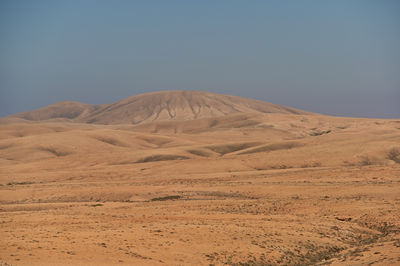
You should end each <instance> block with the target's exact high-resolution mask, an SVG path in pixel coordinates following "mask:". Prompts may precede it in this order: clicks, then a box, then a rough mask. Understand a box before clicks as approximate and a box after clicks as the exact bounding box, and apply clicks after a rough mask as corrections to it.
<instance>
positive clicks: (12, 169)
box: [0, 91, 400, 265]
mask: <svg viewBox="0 0 400 266" xmlns="http://www.w3.org/2000/svg"><path fill="white" fill-rule="evenodd" d="M399 192H400V120H399V119H374V118H350V117H337V116H328V115H321V114H317V113H312V112H308V111H303V110H299V109H294V108H290V107H285V106H281V105H275V104H271V103H267V102H263V101H257V100H252V99H247V98H241V97H236V96H229V95H221V94H214V93H205V92H198V91H162V92H153V93H148V94H143V95H136V96H133V97H130V98H127V99H125V100H122V101H119V102H116V103H113V104H105V105H96V106H95V105H88V104H83V103H77V102H61V103H56V104H54V105H51V106H48V107H45V108H42V109H39V110H34V111H29V112H24V113H20V114H16V115H12V116H9V117H5V118H1V119H0V223H1V227H0V239H1V241H0V245H1V246H0V265H371V264H377V265H397V264H400V207H399V206H400V193H399Z"/></svg>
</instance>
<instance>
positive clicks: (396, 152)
mask: <svg viewBox="0 0 400 266" xmlns="http://www.w3.org/2000/svg"><path fill="white" fill-rule="evenodd" d="M386 157H387V158H388V159H389V160H392V161H394V162H396V163H400V148H397V147H395V148H391V149H390V150H389V151H388V153H387V156H386Z"/></svg>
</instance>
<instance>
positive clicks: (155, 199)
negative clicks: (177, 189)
mask: <svg viewBox="0 0 400 266" xmlns="http://www.w3.org/2000/svg"><path fill="white" fill-rule="evenodd" d="M180 198H181V196H179V195H172V196H165V197H159V198H153V199H151V200H150V201H165V200H175V199H180Z"/></svg>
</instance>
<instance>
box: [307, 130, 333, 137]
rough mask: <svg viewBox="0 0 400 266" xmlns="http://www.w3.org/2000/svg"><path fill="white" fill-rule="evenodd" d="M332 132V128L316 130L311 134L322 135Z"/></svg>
mask: <svg viewBox="0 0 400 266" xmlns="http://www.w3.org/2000/svg"><path fill="white" fill-rule="evenodd" d="M328 133H331V130H314V131H313V132H311V133H310V136H313V137H315V136H321V135H324V134H328Z"/></svg>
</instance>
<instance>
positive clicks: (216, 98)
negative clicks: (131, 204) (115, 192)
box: [13, 90, 309, 124]
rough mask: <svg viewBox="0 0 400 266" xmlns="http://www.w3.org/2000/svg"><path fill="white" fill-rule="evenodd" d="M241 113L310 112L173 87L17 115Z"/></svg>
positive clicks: (101, 119)
mask: <svg viewBox="0 0 400 266" xmlns="http://www.w3.org/2000/svg"><path fill="white" fill-rule="evenodd" d="M241 113H242V114H244V113H280V114H309V113H308V112H305V111H302V110H298V109H294V108H290V107H286V106H281V105H276V104H272V103H268V102H263V101H259V100H253V99H248V98H243V97H238V96H231V95H223V94H216V93H210V92H202V91H186V90H183V91H179V90H169V91H159V92H150V93H145V94H140V95H135V96H132V97H129V98H126V99H123V100H121V101H119V102H116V103H113V104H104V105H98V106H96V105H88V104H84V103H79V102H71V101H64V102H59V103H55V104H53V105H50V106H47V107H44V108H42V109H39V110H34V111H29V112H24V113H20V114H16V115H14V116H13V117H19V118H23V119H27V120H33V121H43V120H51V119H66V120H68V121H71V122H81V123H96V124H141V123H148V122H152V121H160V120H193V119H199V118H210V117H221V116H226V115H232V114H241Z"/></svg>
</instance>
